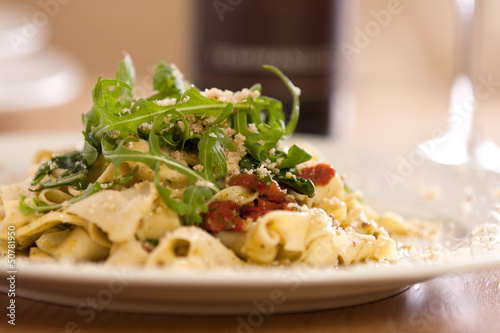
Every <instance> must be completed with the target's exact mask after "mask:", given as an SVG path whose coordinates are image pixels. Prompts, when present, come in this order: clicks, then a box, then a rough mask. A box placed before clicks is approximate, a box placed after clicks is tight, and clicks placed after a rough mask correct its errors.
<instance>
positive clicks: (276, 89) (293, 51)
mask: <svg viewBox="0 0 500 333" xmlns="http://www.w3.org/2000/svg"><path fill="white" fill-rule="evenodd" d="M196 6H197V8H196V10H197V20H196V24H197V28H196V39H197V40H196V53H195V54H196V59H195V62H196V65H197V66H198V68H197V70H196V71H195V72H196V73H197V74H196V75H198V77H197V78H196V81H195V82H194V83H195V84H196V86H198V87H199V88H201V89H205V88H211V87H218V88H221V89H230V90H240V89H242V88H245V87H246V88H249V87H250V86H251V85H253V84H254V83H255V82H260V83H261V84H262V88H263V93H264V94H265V95H268V96H274V97H275V98H277V99H279V100H281V101H283V102H284V103H285V104H284V111H285V114H287V115H289V114H290V107H291V102H290V103H287V101H290V100H291V99H290V94H289V92H288V91H287V89H286V87H284V86H283V84H282V83H281V82H280V81H279V80H277V79H275V78H274V77H273V76H272V75H270V74H269V73H268V72H267V71H265V70H264V69H262V65H263V64H270V65H274V66H276V67H278V68H279V69H281V70H282V71H283V72H284V73H285V74H286V75H287V76H288V77H289V78H290V79H291V80H292V82H294V84H295V85H296V86H297V87H299V88H300V89H301V96H300V121H299V124H298V126H297V129H296V131H298V132H302V133H314V134H332V133H331V131H332V130H331V129H332V118H333V114H332V112H333V110H332V105H333V103H332V102H333V101H332V99H333V91H334V87H333V85H334V72H335V71H334V67H335V66H334V63H335V61H334V53H333V49H334V47H333V46H334V45H335V21H336V15H337V11H336V7H338V5H337V1H334V0H315V1H304V0H198V1H197V2H196Z"/></svg>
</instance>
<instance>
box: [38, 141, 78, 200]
mask: <svg viewBox="0 0 500 333" xmlns="http://www.w3.org/2000/svg"><path fill="white" fill-rule="evenodd" d="M87 168H88V167H87V163H86V162H85V161H84V159H83V156H82V153H81V152H78V151H72V152H70V153H67V154H64V155H60V156H56V157H52V158H51V159H49V160H48V161H47V162H45V163H43V164H42V165H41V166H40V167H39V168H38V170H37V172H36V174H35V177H34V178H33V182H32V184H31V186H30V187H29V189H30V191H40V190H43V189H45V188H54V187H59V186H63V185H67V186H74V187H76V188H77V189H78V190H82V189H83V188H84V187H85V185H86V181H87ZM55 171H59V172H60V173H62V174H61V175H60V176H58V177H54V178H49V179H48V180H46V181H42V180H43V179H44V178H45V177H46V176H47V175H49V174H51V173H52V172H55Z"/></svg>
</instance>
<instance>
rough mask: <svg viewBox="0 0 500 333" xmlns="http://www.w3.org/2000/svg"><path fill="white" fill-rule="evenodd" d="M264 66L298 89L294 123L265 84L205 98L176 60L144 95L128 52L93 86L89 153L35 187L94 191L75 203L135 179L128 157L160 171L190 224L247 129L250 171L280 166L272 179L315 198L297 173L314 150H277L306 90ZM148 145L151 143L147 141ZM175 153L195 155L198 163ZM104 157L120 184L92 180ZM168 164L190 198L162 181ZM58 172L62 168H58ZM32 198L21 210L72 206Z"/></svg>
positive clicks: (47, 172) (171, 200) (86, 123)
mask: <svg viewBox="0 0 500 333" xmlns="http://www.w3.org/2000/svg"><path fill="white" fill-rule="evenodd" d="M264 68H265V69H267V70H269V71H271V72H273V73H274V74H276V75H277V76H278V77H279V78H280V79H281V80H282V81H283V83H284V84H285V85H286V86H287V88H288V89H289V90H290V92H291V95H292V99H293V105H292V113H291V115H290V117H289V118H290V121H289V122H288V123H286V121H285V118H286V117H285V115H284V113H283V104H282V103H281V102H280V101H278V100H276V99H274V98H271V97H267V96H262V95H260V92H261V90H262V87H261V86H260V84H255V85H254V86H252V87H251V88H250V89H249V90H250V92H251V93H250V94H249V95H248V97H247V98H246V99H242V100H241V101H239V102H230V101H225V100H223V99H221V100H217V99H213V98H209V97H206V96H204V94H203V93H202V92H200V91H199V90H198V89H197V88H196V87H194V86H192V85H191V84H190V83H189V82H188V81H186V80H185V79H184V78H183V76H182V74H181V73H180V71H179V69H178V68H177V67H176V66H175V65H170V64H165V63H163V62H160V63H159V64H158V65H157V66H156V68H155V72H154V75H153V89H154V93H153V94H152V95H151V96H150V97H147V98H138V99H136V98H135V97H134V94H133V88H134V86H135V69H134V66H133V63H132V60H131V58H130V56H129V55H128V54H125V55H124V59H123V60H122V61H121V62H120V64H119V66H118V71H117V73H116V76H115V78H114V79H103V78H102V77H99V79H98V80H97V83H96V84H95V86H94V88H93V90H92V101H93V106H92V108H91V110H90V111H89V112H88V113H86V114H84V115H83V116H82V123H83V138H84V148H83V150H82V151H81V152H73V153H70V154H67V155H64V156H61V157H57V158H53V159H51V161H49V162H47V163H46V164H44V165H42V166H41V167H40V169H39V170H38V172H37V174H36V176H35V179H34V181H33V184H32V190H34V191H38V190H40V189H43V188H48V187H59V186H62V185H70V186H75V187H76V188H78V189H80V190H83V189H84V188H86V190H85V191H84V192H83V193H82V194H81V195H78V196H75V197H73V198H72V199H70V200H68V203H73V202H76V201H79V200H82V199H84V198H86V197H88V196H89V195H92V194H93V193H95V192H97V191H99V190H101V189H102V188H108V187H113V186H117V185H120V184H121V185H124V184H127V183H129V182H132V183H133V181H134V179H135V178H134V177H135V175H136V174H137V171H138V167H137V168H135V169H134V170H133V171H132V172H131V173H130V174H128V175H125V176H120V175H118V173H117V169H118V167H119V166H120V165H121V164H126V163H128V162H133V163H140V165H141V167H147V168H149V169H151V170H152V171H153V172H154V184H155V187H156V189H157V191H158V193H159V195H160V197H161V198H162V200H163V201H164V202H165V203H166V204H167V206H169V207H170V208H171V209H172V210H174V211H175V212H177V213H178V214H179V215H181V216H182V217H183V221H184V224H186V225H192V224H199V223H201V222H202V219H201V214H203V213H206V212H207V210H208V206H207V201H208V200H209V199H210V198H211V197H212V196H213V195H214V194H215V193H216V192H217V191H219V190H220V189H221V188H222V187H224V181H227V179H225V177H226V178H227V174H228V161H227V159H228V152H235V153H233V154H240V155H239V156H240V157H241V153H242V151H241V148H242V146H238V147H236V146H235V142H236V141H235V140H236V135H238V134H241V135H242V136H243V137H244V138H243V139H244V141H243V142H244V143H243V144H244V148H245V149H246V156H244V157H243V159H241V161H240V167H241V168H242V169H244V168H247V169H255V168H257V167H261V166H266V165H269V164H273V165H274V167H273V168H272V169H270V172H269V173H268V174H267V175H266V177H268V178H269V180H271V179H274V180H276V181H277V182H279V183H280V184H283V185H284V186H286V187H288V188H290V189H293V190H294V191H296V192H298V193H301V194H305V195H308V196H312V195H314V184H313V183H312V182H311V181H310V180H307V179H303V178H298V177H296V171H295V166H296V165H297V164H300V163H303V162H305V161H308V160H309V159H311V154H310V153H308V152H307V151H306V150H305V149H303V148H302V147H300V146H298V145H293V146H292V147H291V148H290V149H289V150H288V152H286V153H285V152H282V151H279V150H277V144H278V143H279V142H280V141H281V140H283V139H285V138H286V137H288V136H290V135H291V134H292V133H293V131H294V130H295V127H296V125H297V119H298V116H299V97H298V93H299V89H297V88H296V87H295V86H294V85H293V83H292V82H291V81H290V80H289V79H288V78H287V77H286V76H285V75H284V74H283V73H282V72H281V71H280V70H278V69H277V68H276V67H273V66H267V65H266V66H264ZM160 100H162V103H160V102H159V101H160ZM139 140H144V141H146V142H147V148H148V149H147V150H144V149H141V150H140V151H139V150H138V149H134V144H135V143H138V141H139ZM240 140H241V138H240ZM240 142H242V141H240ZM240 144H241V143H240ZM141 145H142V147H144V142H141ZM237 148H238V149H237ZM172 152H176V153H183V154H185V155H186V156H187V155H189V156H191V157H190V158H191V162H190V164H188V163H187V162H186V161H184V160H182V159H179V157H178V156H177V157H176V155H174V154H173V153H172ZM243 154H245V152H244V151H243ZM97 161H100V162H98V163H97ZM103 161H105V163H112V164H113V166H114V169H115V181H114V182H111V183H109V184H102V185H101V184H99V183H97V182H95V183H90V182H89V179H88V177H87V176H88V174H89V169H92V168H97V169H96V170H100V169H99V168H100V167H94V165H101V167H102V163H103ZM232 163H233V164H232V165H233V166H234V161H233V162H232ZM165 167H166V168H168V169H171V170H175V171H176V172H178V173H180V174H182V175H183V176H185V177H186V178H185V179H186V181H187V183H186V186H185V188H184V191H183V192H182V193H183V196H182V198H179V197H178V196H175V197H173V196H172V193H173V190H172V188H171V187H170V186H171V184H169V182H168V179H161V177H160V170H161V169H163V168H165ZM269 168H271V167H269ZM55 169H59V170H60V171H58V172H57V173H54V170H55ZM61 170H63V171H61ZM92 170H94V169H92ZM57 175H59V176H57ZM105 185H106V186H105ZM24 200H25V198H24V197H22V200H21V210H22V211H23V212H24V213H25V214H30V213H33V212H38V213H42V212H47V211H50V210H55V209H59V208H61V207H63V205H64V204H59V205H48V204H47V203H45V202H43V201H41V200H39V199H32V200H31V202H30V203H29V204H28V203H26V202H24Z"/></svg>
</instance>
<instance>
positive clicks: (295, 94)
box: [263, 65, 300, 137]
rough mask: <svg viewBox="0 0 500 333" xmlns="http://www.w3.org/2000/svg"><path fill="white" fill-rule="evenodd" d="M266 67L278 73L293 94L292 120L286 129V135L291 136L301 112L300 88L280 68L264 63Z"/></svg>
mask: <svg viewBox="0 0 500 333" xmlns="http://www.w3.org/2000/svg"><path fill="white" fill-rule="evenodd" d="M263 67H264V68H265V69H267V70H270V71H271V72H273V73H274V74H276V75H278V77H279V78H280V79H281V81H283V83H284V84H285V85H286V87H287V88H288V90H289V91H290V93H291V94H292V98H293V102H292V115H291V117H290V120H289V122H288V124H287V125H286V129H285V134H284V135H285V137H288V136H290V135H291V134H292V133H293V132H294V131H295V128H296V127H297V122H298V121H299V114H300V101H299V94H300V89H299V88H297V87H296V86H295V85H294V84H293V83H292V81H290V79H289V78H288V77H286V75H285V74H283V72H281V71H280V70H279V69H278V68H276V67H274V66H271V65H264V66H263Z"/></svg>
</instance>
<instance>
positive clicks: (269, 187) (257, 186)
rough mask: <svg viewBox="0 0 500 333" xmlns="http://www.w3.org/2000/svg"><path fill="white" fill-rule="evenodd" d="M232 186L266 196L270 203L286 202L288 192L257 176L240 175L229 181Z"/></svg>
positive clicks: (272, 181)
mask: <svg viewBox="0 0 500 333" xmlns="http://www.w3.org/2000/svg"><path fill="white" fill-rule="evenodd" d="M229 185H231V186H243V187H246V188H248V189H250V190H252V191H258V192H260V193H262V195H265V196H266V197H267V199H268V200H269V201H272V202H276V203H282V202H283V201H284V200H285V196H286V192H285V191H284V190H282V189H281V188H280V186H279V185H278V183H277V182H276V181H274V180H271V182H270V183H269V184H266V183H265V182H264V181H262V180H260V179H259V178H258V177H257V175H255V174H240V175H236V176H234V177H232V178H231V179H230V180H229Z"/></svg>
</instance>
